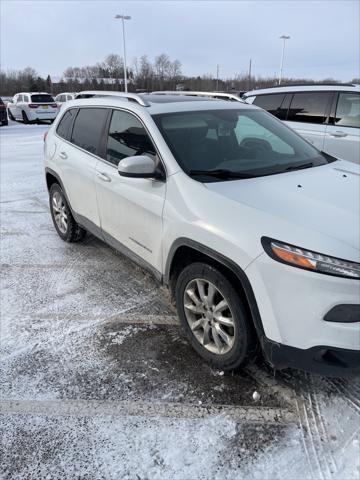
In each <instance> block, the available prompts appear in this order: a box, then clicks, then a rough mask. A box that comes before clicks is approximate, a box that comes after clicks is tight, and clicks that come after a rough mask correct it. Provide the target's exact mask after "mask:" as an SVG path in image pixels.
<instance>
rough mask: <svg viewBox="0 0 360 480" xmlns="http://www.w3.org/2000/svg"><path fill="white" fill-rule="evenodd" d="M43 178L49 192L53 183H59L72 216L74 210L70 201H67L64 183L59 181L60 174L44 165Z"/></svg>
mask: <svg viewBox="0 0 360 480" xmlns="http://www.w3.org/2000/svg"><path fill="white" fill-rule="evenodd" d="M45 179H46V186H47V189H48V192H50V188H51V186H52V185H53V184H54V183H58V184H59V185H60V187H61V190H62V191H63V193H64V196H65V199H66V201H67V204H68V205H69V208H70V210H71V213H72V215H73V216H74V211H73V209H72V208H71V203H70V201H69V197H68V196H67V194H66V190H65V188H64V184H63V182H62V181H61V178H60V176H59V175H58V174H57V173H56V172H54V170H52V169H51V168H49V167H46V168H45Z"/></svg>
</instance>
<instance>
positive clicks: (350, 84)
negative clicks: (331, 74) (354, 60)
mask: <svg viewBox="0 0 360 480" xmlns="http://www.w3.org/2000/svg"><path fill="white" fill-rule="evenodd" d="M356 86H357V85H356V84H355V83H336V82H334V83H282V84H281V85H273V86H271V87H259V88H255V89H254V90H265V89H266V88H283V87H356Z"/></svg>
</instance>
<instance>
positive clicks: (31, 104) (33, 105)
mask: <svg viewBox="0 0 360 480" xmlns="http://www.w3.org/2000/svg"><path fill="white" fill-rule="evenodd" d="M38 107H39V105H38V104H37V103H29V108H38Z"/></svg>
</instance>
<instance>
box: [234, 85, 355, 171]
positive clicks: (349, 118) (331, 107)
mask: <svg viewBox="0 0 360 480" xmlns="http://www.w3.org/2000/svg"><path fill="white" fill-rule="evenodd" d="M243 99H245V100H246V102H247V103H252V104H254V105H257V106H259V107H262V108H264V109H265V110H267V111H268V112H270V113H272V114H273V115H275V116H276V117H277V118H279V119H280V120H284V121H285V122H286V123H287V124H288V125H289V127H292V128H294V130H296V131H297V132H298V133H299V134H300V135H302V136H303V137H304V138H306V139H307V140H308V141H309V142H311V143H312V144H313V145H315V147H317V148H318V149H319V150H323V151H324V152H327V153H329V154H330V155H333V156H335V157H337V158H341V159H343V160H349V161H350V162H354V163H360V86H359V85H352V84H348V85H346V84H343V85H307V86H306V85H299V86H288V87H283V86H279V87H274V88H265V89H262V90H253V91H251V92H247V93H246V94H245V95H244V96H243Z"/></svg>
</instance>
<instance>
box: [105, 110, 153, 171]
mask: <svg viewBox="0 0 360 480" xmlns="http://www.w3.org/2000/svg"><path fill="white" fill-rule="evenodd" d="M134 155H148V156H149V157H151V158H154V159H155V157H156V150H155V147H154V145H153V143H152V141H151V139H150V137H149V135H148V134H147V132H146V130H145V128H144V127H143V125H142V123H141V122H140V121H139V120H138V119H137V118H136V117H134V115H131V114H130V113H127V112H122V111H120V110H114V111H113V114H112V117H111V122H110V127H109V133H108V139H107V146H106V160H107V161H108V162H111V163H113V164H114V165H118V163H119V161H120V160H122V159H123V158H126V157H131V156H134Z"/></svg>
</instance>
